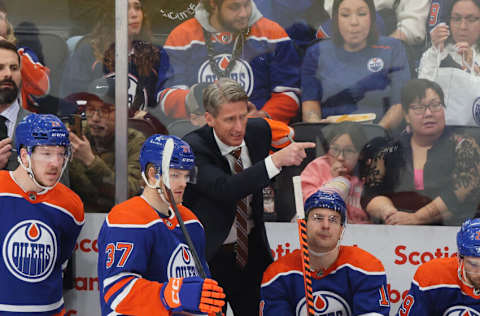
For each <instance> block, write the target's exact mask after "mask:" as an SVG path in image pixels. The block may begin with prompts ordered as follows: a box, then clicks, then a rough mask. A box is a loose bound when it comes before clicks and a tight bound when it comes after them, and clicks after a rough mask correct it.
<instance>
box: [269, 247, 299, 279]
mask: <svg viewBox="0 0 480 316" xmlns="http://www.w3.org/2000/svg"><path fill="white" fill-rule="evenodd" d="M302 271H303V269H302V254H301V252H300V250H299V249H296V250H295V251H293V252H291V253H289V254H288V255H285V256H283V257H281V258H279V259H277V260H275V262H273V263H272V264H270V265H269V266H268V268H267V270H265V272H264V273H263V281H262V286H263V285H264V284H265V285H267V284H269V283H271V282H272V281H274V280H275V279H276V278H278V277H280V276H282V275H288V274H303V272H302Z"/></svg>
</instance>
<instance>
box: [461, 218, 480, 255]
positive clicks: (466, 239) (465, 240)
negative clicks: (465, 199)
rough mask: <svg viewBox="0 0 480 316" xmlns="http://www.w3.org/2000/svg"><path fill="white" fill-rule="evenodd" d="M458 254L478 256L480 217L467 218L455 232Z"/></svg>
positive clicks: (479, 250)
mask: <svg viewBox="0 0 480 316" xmlns="http://www.w3.org/2000/svg"><path fill="white" fill-rule="evenodd" d="M457 247H458V254H459V255H460V256H461V257H464V256H469V257H480V218H475V219H467V220H466V221H465V222H464V223H463V225H462V227H461V228H460V230H459V231H458V233H457Z"/></svg>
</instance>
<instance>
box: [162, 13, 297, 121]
mask: <svg viewBox="0 0 480 316" xmlns="http://www.w3.org/2000/svg"><path fill="white" fill-rule="evenodd" d="M252 5H254V4H252ZM202 10H203V11H202ZM253 11H254V12H253V13H252V16H258V18H257V19H256V20H255V22H254V23H253V24H251V25H250V27H249V31H248V32H247V34H246V35H245V40H244V43H243V47H242V49H241V53H239V55H238V56H237V55H235V51H236V50H235V49H234V47H239V45H242V44H240V43H239V42H240V41H241V40H240V39H239V37H237V36H234V34H233V33H230V32H218V33H216V32H213V31H212V26H210V25H209V22H208V19H206V18H204V19H202V18H201V17H202V15H201V14H200V13H201V12H205V11H204V9H202V5H199V6H198V7H197V13H196V17H195V18H192V19H190V20H188V21H186V22H184V23H182V24H181V25H179V26H178V27H177V28H175V29H174V30H173V31H172V32H171V33H170V35H169V36H168V38H167V40H166V42H165V45H164V49H165V51H166V52H167V54H168V56H169V58H170V66H171V69H170V73H169V76H167V79H168V80H167V81H166V82H159V85H158V89H159V93H158V95H157V101H158V103H159V104H160V106H161V108H162V111H163V112H164V113H165V114H166V115H167V116H169V117H173V118H185V117H187V112H186V109H185V97H186V95H187V93H188V91H189V88H190V87H191V86H192V85H193V84H195V83H199V82H204V83H213V82H215V81H216V80H218V79H219V78H218V77H219V74H218V70H217V69H219V70H220V71H221V72H225V73H227V72H229V73H228V74H225V76H228V77H229V78H231V79H233V80H235V81H237V82H239V83H240V84H241V85H242V86H243V87H244V89H245V92H247V94H248V96H249V101H250V102H252V103H253V104H255V106H256V107H257V109H262V110H263V111H265V112H267V113H268V114H270V116H271V117H272V118H273V119H275V120H279V121H283V122H286V123H288V122H289V121H290V119H291V118H292V117H294V116H295V115H296V113H297V111H298V107H299V97H298V95H299V93H300V89H299V88H300V75H299V67H300V57H299V56H298V54H297V52H296V50H295V48H294V46H293V43H292V41H291V39H290V38H289V37H288V35H287V33H286V32H285V30H284V29H283V28H282V27H281V26H280V25H278V24H277V23H275V22H273V21H271V20H268V19H266V18H264V17H262V16H261V15H260V13H259V12H258V10H257V9H256V7H254V8H253ZM203 17H204V15H203ZM204 29H208V30H209V33H204ZM205 34H210V39H208V37H207V38H205ZM209 43H210V44H211V49H209V48H208V45H210V44H209ZM209 54H210V56H209ZM234 55H235V58H234V60H232V59H233V56H234ZM231 62H232V63H234V64H233V65H231V66H230V67H229V64H230V63H231ZM212 64H213V65H212ZM227 69H229V70H228V71H227ZM222 76H223V75H222Z"/></svg>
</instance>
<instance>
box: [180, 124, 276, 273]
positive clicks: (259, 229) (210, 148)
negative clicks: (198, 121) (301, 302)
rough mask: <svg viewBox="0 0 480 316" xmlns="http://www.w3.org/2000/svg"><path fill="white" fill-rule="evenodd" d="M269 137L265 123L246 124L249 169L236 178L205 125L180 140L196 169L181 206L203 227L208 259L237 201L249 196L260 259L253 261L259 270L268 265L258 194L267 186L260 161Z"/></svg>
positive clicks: (223, 234) (226, 229)
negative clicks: (184, 143)
mask: <svg viewBox="0 0 480 316" xmlns="http://www.w3.org/2000/svg"><path fill="white" fill-rule="evenodd" d="M271 134H272V133H271V130H270V127H269V125H268V124H267V123H266V121H265V120H263V119H249V120H248V123H247V130H246V135H245V138H244V139H245V143H246V146H247V148H248V152H249V155H250V159H251V161H252V166H251V167H249V168H247V169H245V170H244V171H243V172H241V173H239V174H236V175H232V171H231V169H230V166H229V164H228V161H227V159H226V158H225V157H223V156H222V154H221V153H220V149H219V148H218V146H217V143H216V142H215V138H214V136H213V129H212V128H211V127H209V126H207V125H206V126H204V127H202V128H200V129H197V130H195V131H193V132H191V133H189V134H187V135H186V136H185V137H184V140H185V141H186V142H188V143H189V144H190V145H191V147H192V149H193V152H194V154H195V164H196V166H197V168H198V175H197V181H196V183H195V184H189V185H187V189H186V191H185V195H184V204H185V205H186V206H187V207H188V208H190V209H191V210H192V211H193V212H194V213H195V214H196V215H197V217H198V218H199V219H200V221H201V222H202V224H203V225H204V228H205V233H206V239H207V243H206V245H207V247H206V252H207V258H208V259H211V258H212V257H213V255H214V254H215V253H216V251H218V249H219V248H220V246H221V245H222V243H223V242H224V240H225V239H226V238H227V235H228V233H229V231H230V229H231V227H232V224H233V221H234V218H235V212H236V203H237V201H238V200H240V199H241V198H243V197H245V196H247V195H249V194H253V199H252V203H251V208H252V213H253V214H252V215H253V220H254V223H255V230H256V231H255V234H256V235H257V236H259V237H258V248H257V249H258V250H259V252H258V253H255V255H257V254H260V255H261V256H260V257H255V261H257V260H258V262H259V263H260V266H261V265H262V264H265V266H264V267H263V269H265V268H266V266H267V265H268V264H270V263H271V262H272V257H271V252H270V246H269V244H268V240H267V235H266V232H265V224H264V221H263V194H262V189H263V188H264V187H266V186H267V185H268V184H269V183H270V179H269V178H268V174H267V169H266V166H265V161H264V159H265V158H266V157H267V155H268V153H269V149H270V144H271V138H272V136H271ZM250 253H251V250H250V249H249V257H250V258H253V257H251V254H250ZM259 268H262V267H259ZM262 271H263V270H262Z"/></svg>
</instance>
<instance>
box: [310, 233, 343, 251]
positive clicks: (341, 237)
mask: <svg viewBox="0 0 480 316" xmlns="http://www.w3.org/2000/svg"><path fill="white" fill-rule="evenodd" d="M344 233H345V226H344V227H343V230H342V234H341V235H340V238H339V239H338V241H337V244H336V245H335V247H334V248H333V249H332V250H329V251H325V252H321V251H314V250H312V249H311V248H310V247H309V248H308V253H309V254H310V255H314V256H315V257H324V256H326V255H329V254H331V253H333V252H335V251H336V250H337V249H338V247H340V243H341V241H342V239H343V234H344Z"/></svg>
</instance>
